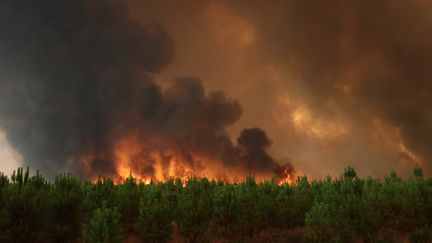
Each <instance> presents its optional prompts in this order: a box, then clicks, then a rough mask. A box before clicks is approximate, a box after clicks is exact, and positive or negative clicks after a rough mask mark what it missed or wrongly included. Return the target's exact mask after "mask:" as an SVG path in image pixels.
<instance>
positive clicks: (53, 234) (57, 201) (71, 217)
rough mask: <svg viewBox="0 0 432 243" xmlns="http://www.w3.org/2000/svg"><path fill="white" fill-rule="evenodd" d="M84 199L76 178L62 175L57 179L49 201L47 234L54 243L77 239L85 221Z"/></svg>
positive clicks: (51, 189) (50, 192)
mask: <svg viewBox="0 0 432 243" xmlns="http://www.w3.org/2000/svg"><path fill="white" fill-rule="evenodd" d="M83 198H84V194H83V192H82V188H81V183H80V181H78V180H77V179H76V178H75V177H74V176H72V175H70V174H61V175H59V176H57V177H56V178H55V181H54V184H53V185H52V186H51V188H50V191H49V193H48V201H47V207H48V212H49V214H48V222H47V232H48V233H49V238H50V240H51V241H52V242H62V241H65V242H72V241H74V240H75V239H77V237H78V235H79V232H80V229H81V222H82V219H83V211H82V203H83Z"/></svg>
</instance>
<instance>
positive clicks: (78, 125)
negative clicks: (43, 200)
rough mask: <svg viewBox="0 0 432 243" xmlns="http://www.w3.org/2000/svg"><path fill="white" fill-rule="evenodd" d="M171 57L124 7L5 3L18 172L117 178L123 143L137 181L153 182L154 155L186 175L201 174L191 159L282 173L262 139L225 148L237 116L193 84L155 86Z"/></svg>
mask: <svg viewBox="0 0 432 243" xmlns="http://www.w3.org/2000/svg"><path fill="white" fill-rule="evenodd" d="M173 53H174V50H173V42H172V40H171V39H170V38H169V37H168V35H167V33H166V32H165V31H164V29H163V28H162V27H161V26H158V25H148V26H142V25H140V24H138V23H137V22H135V21H133V20H132V19H131V18H130V16H129V12H128V8H127V6H126V5H125V4H124V3H123V2H122V1H115V0H74V1H56V0H41V1H20V0H3V1H1V2H0V127H1V128H2V129H4V130H5V133H6V135H7V138H8V140H9V141H10V143H11V144H12V146H13V147H14V148H15V149H17V150H18V151H19V152H20V153H21V155H22V156H23V160H24V164H25V165H31V166H32V167H36V168H40V169H42V170H43V171H44V172H45V173H48V174H49V175H52V174H54V173H57V172H58V171H61V170H64V169H68V170H72V171H76V172H78V173H81V175H82V176H84V177H87V176H92V175H95V174H104V175H113V176H115V175H116V166H115V161H116V159H117V158H116V154H115V153H114V151H113V150H114V147H115V144H116V142H118V141H121V140H122V139H123V138H124V137H125V136H129V135H131V134H133V136H134V138H135V139H136V141H137V142H138V143H139V149H140V151H139V152H138V153H136V154H135V155H134V156H135V157H134V163H132V165H131V166H132V169H134V170H138V171H139V173H141V174H146V175H152V174H153V173H154V170H155V168H154V166H153V163H154V162H155V161H152V159H154V158H153V157H152V156H151V153H155V152H156V153H159V154H160V155H161V157H162V163H165V162H166V163H168V161H169V160H170V156H172V155H173V154H175V155H176V156H180V157H181V159H182V160H183V161H187V163H189V166H190V167H192V168H198V167H200V166H205V162H204V163H201V164H199V163H198V162H197V159H196V158H195V157H196V156H198V157H200V158H209V159H211V160H215V161H218V162H220V163H223V165H224V166H225V167H226V168H228V169H229V168H231V167H232V168H234V167H241V168H243V169H244V170H247V171H251V172H254V171H258V172H266V171H267V172H277V171H279V170H281V168H280V167H279V166H278V164H277V163H276V162H275V160H274V159H273V158H272V157H271V156H270V155H269V154H268V153H267V149H268V147H269V146H270V140H269V139H268V138H267V136H266V134H265V132H264V131H262V130H260V129H257V128H254V129H248V130H244V131H243V132H242V133H241V135H240V137H239V138H238V145H236V144H233V143H232V141H231V140H230V138H229V136H228V135H227V133H226V132H225V128H226V127H227V126H229V125H231V124H233V123H235V122H236V121H237V120H238V119H239V117H240V116H241V114H242V112H243V111H242V108H241V106H240V105H239V104H238V103H237V102H236V101H234V100H232V99H230V98H228V97H226V96H225V94H224V93H222V92H210V93H209V94H206V93H205V91H204V88H203V86H202V84H201V81H200V80H199V79H197V78H194V77H183V78H178V79H175V80H174V81H173V83H172V85H171V86H170V87H168V88H166V89H162V88H161V87H160V86H159V85H158V84H157V83H156V81H155V75H157V74H158V73H159V72H160V71H161V70H163V69H164V68H165V67H166V66H167V65H168V64H170V62H171V61H172V59H173ZM167 150H169V151H170V153H165V151H167ZM83 157H86V158H87V159H89V161H90V164H88V165H84V164H83V162H82V159H83ZM164 161H165V162H164ZM86 166H87V167H86Z"/></svg>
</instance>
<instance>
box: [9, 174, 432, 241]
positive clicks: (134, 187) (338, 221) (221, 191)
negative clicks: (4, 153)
mask: <svg viewBox="0 0 432 243" xmlns="http://www.w3.org/2000/svg"><path fill="white" fill-rule="evenodd" d="M431 227H432V178H430V177H425V175H424V174H423V170H422V169H421V168H420V167H418V166H417V167H416V168H414V170H413V173H412V175H411V177H408V178H405V179H402V178H401V177H399V176H398V175H397V174H396V173H395V172H391V173H390V174H389V175H387V176H385V177H384V178H383V179H382V180H380V179H372V178H370V177H369V178H365V179H361V178H359V177H358V176H357V173H356V172H355V170H354V169H353V168H351V167H347V168H346V169H345V170H344V171H343V173H342V174H341V175H340V176H339V177H337V178H335V179H333V178H331V177H326V178H325V179H324V180H312V181H310V180H308V178H307V177H306V176H302V177H298V178H297V180H296V181H295V183H294V184H283V185H278V184H277V183H276V181H275V180H274V179H271V180H267V181H263V182H256V181H255V179H254V178H253V177H252V176H248V177H247V178H246V179H245V181H243V182H241V183H234V184H229V183H224V182H223V181H214V180H208V179H207V178H191V179H190V180H188V181H187V183H186V185H183V184H182V180H180V179H175V180H168V181H166V182H160V183H150V184H148V185H144V184H143V183H138V182H137V181H136V180H135V179H134V178H133V177H132V176H129V177H128V178H127V179H126V180H125V181H123V182H121V183H114V181H113V180H111V179H107V178H98V180H97V181H96V182H89V181H87V182H81V181H80V180H78V179H76V178H75V177H74V176H72V175H70V174H61V175H59V176H57V177H56V178H55V180H54V181H53V182H47V181H46V180H45V179H44V178H43V177H42V176H41V175H39V172H36V174H35V175H31V174H30V171H29V169H28V168H27V169H26V170H24V169H23V168H19V169H17V170H16V171H14V173H13V174H12V176H11V177H10V178H8V177H7V176H5V175H4V174H1V173H0V242H32V241H34V242H76V241H81V242H120V241H121V240H123V238H122V236H125V237H128V238H129V240H132V241H136V240H138V239H140V240H141V241H142V242H169V241H170V240H171V239H172V237H173V236H175V238H173V239H174V240H178V238H179V237H180V238H182V239H181V240H182V241H183V242H214V241H217V242H299V241H301V239H302V240H303V241H304V242H355V241H362V242H397V241H400V239H401V238H404V239H409V240H410V241H411V242H431V235H432V234H431ZM80 233H81V234H80ZM130 237H132V238H130Z"/></svg>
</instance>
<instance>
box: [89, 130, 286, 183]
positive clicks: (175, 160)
mask: <svg viewBox="0 0 432 243" xmlns="http://www.w3.org/2000/svg"><path fill="white" fill-rule="evenodd" d="M113 154H114V161H113V165H114V172H113V173H112V174H108V175H105V176H109V177H112V178H113V179H114V181H115V182H116V183H122V182H124V181H125V180H126V179H127V178H128V177H133V178H135V179H136V180H137V181H139V182H142V183H144V184H150V183H151V182H158V181H167V180H171V179H176V178H179V179H180V180H181V182H182V184H183V185H186V183H187V181H188V180H189V179H190V178H192V177H206V178H208V179H214V180H222V181H224V182H230V183H233V182H240V181H242V180H244V178H245V177H246V176H247V175H248V174H250V173H251V172H250V171H247V170H246V169H245V168H239V167H235V166H233V167H230V168H226V166H224V165H223V163H221V162H220V161H213V160H212V159H210V158H205V157H202V156H199V155H195V154H194V155H193V161H192V159H191V158H188V157H186V158H185V156H182V155H180V154H179V153H178V152H177V151H176V150H175V149H171V148H164V149H163V150H162V149H160V147H159V149H158V150H152V149H151V148H150V147H149V146H148V145H146V144H142V143H140V141H139V140H138V138H137V137H136V136H135V135H130V136H125V137H124V138H122V139H119V140H118V141H117V142H116V143H115V146H114V149H113ZM92 157H93V156H92V155H91V154H87V155H86V156H83V157H82V160H84V161H86V162H85V163H84V164H85V165H87V171H89V174H90V175H91V176H93V179H94V180H93V181H96V180H97V176H99V175H97V174H96V173H98V172H94V171H91V166H90V161H91V160H92ZM251 174H252V175H253V176H254V177H255V180H256V181H258V182H260V181H264V180H266V179H268V178H271V177H272V176H275V178H276V181H277V183H278V184H279V185H282V184H287V183H288V184H292V183H293V182H294V179H293V168H292V167H291V166H285V167H281V168H279V169H278V170H276V171H274V172H271V171H265V172H261V173H259V172H255V173H251Z"/></svg>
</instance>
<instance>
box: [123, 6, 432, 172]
mask: <svg viewBox="0 0 432 243" xmlns="http://www.w3.org/2000/svg"><path fill="white" fill-rule="evenodd" d="M129 1H130V2H131V4H133V6H134V8H133V10H134V12H135V15H136V18H137V19H141V20H148V19H157V20H161V21H163V23H164V26H166V28H167V29H168V30H169V32H170V33H173V34H172V36H173V38H174V39H175V40H176V45H177V50H178V52H177V55H178V57H177V58H176V60H175V61H174V64H173V65H171V66H170V67H169V68H168V69H166V70H165V71H164V72H167V70H168V71H169V73H171V74H173V73H177V72H182V71H184V70H188V71H190V70H194V73H197V74H198V75H199V76H200V77H203V80H205V82H206V86H211V87H221V88H223V89H224V90H226V91H227V92H230V93H232V94H234V96H235V97H237V98H238V99H239V100H240V101H241V103H242V105H243V106H244V107H245V110H247V111H250V110H254V112H248V113H246V114H245V115H244V116H243V117H242V119H241V120H240V122H239V123H237V124H241V125H242V126H241V127H243V126H245V124H246V126H250V125H249V124H252V126H254V125H255V124H258V125H260V126H261V127H264V128H265V129H266V131H267V132H268V133H269V134H270V135H271V137H272V139H273V141H274V144H273V145H272V152H274V153H275V154H277V155H278V156H285V155H287V156H288V157H290V158H292V159H293V160H294V161H296V164H297V166H296V167H297V168H299V169H300V170H302V171H303V172H306V173H307V174H310V175H316V176H325V175H326V174H327V173H329V174H331V175H336V174H338V173H339V172H340V171H341V170H342V169H343V167H344V166H346V165H348V164H351V165H353V166H354V167H355V168H356V169H358V170H359V172H360V174H368V175H375V176H377V175H383V174H384V173H387V172H388V171H389V170H390V168H391V169H395V170H396V171H397V172H399V173H401V174H404V175H407V174H408V173H409V171H410V170H411V168H412V166H414V165H415V164H416V163H420V164H422V166H423V167H424V168H425V169H426V172H427V173H429V174H430V173H432V166H431V165H432V163H431V162H430V161H432V154H431V152H430V151H431V150H430V148H429V147H430V145H431V144H432V140H431V137H432V134H431V132H432V118H431V117H432V115H431V114H432V110H431V108H430V105H429V104H430V103H431V101H432V97H431V90H432V86H431V82H430V79H431V77H432V74H431V71H430V66H431V61H430V60H432V48H431V44H430V43H432V17H431V14H430V13H431V11H432V1H430V0H413V1H392V0H383V1H379V2H377V1H361V0H354V1H341V0H330V1H320V0H319V1H313V2H311V1H302V0H293V1H279V0H272V1H255V0H251V1H211V0H209V1H196V0H186V1H182V2H177V1H170V2H169V4H166V2H163V3H161V2H160V1H153V0H148V1H139V0H129ZM155 9H158V10H159V11H154V10H155ZM202 56H206V57H208V58H207V59H205V58H204V59H203V58H198V57H202ZM197 67H198V68H197ZM221 77H223V78H221ZM257 97H259V98H257ZM318 165H319V166H318Z"/></svg>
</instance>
